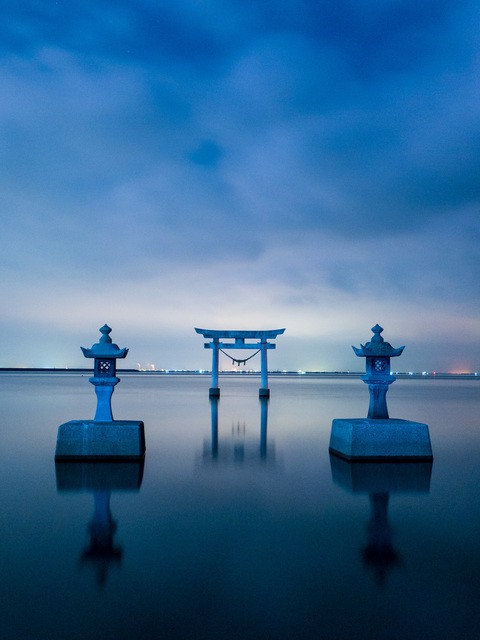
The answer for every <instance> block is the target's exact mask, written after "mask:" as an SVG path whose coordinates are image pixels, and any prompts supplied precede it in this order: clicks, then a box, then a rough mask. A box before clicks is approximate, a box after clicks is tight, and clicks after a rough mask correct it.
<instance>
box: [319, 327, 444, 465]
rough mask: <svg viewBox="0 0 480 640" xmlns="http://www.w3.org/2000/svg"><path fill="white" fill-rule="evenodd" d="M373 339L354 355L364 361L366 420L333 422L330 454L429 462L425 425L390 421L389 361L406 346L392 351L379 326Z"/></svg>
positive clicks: (352, 458)
mask: <svg viewBox="0 0 480 640" xmlns="http://www.w3.org/2000/svg"><path fill="white" fill-rule="evenodd" d="M372 331H373V334H374V335H373V338H372V339H371V341H370V342H367V343H366V344H365V345H360V348H359V349H358V348H356V347H353V350H354V352H355V353H356V355H357V356H360V357H364V358H366V373H365V375H364V376H363V377H362V380H363V381H364V382H365V383H366V384H368V388H369V391H370V406H369V409H368V416H367V418H341V419H338V418H337V419H335V420H333V422H332V430H331V435H330V447H329V448H330V452H331V453H334V454H335V455H338V456H341V457H342V458H345V459H346V460H384V459H389V460H394V459H399V460H417V461H418V460H431V459H432V458H433V456H432V447H431V444H430V434H429V432H428V425H426V424H423V423H421V422H412V421H411V420H401V419H398V418H389V415H388V410H387V401H386V395H387V391H388V388H389V386H390V385H391V384H392V382H394V380H395V377H394V376H392V375H391V373H390V358H392V357H395V356H399V355H400V354H401V353H402V351H403V350H404V348H405V347H399V348H398V349H395V348H394V347H392V345H391V344H389V343H388V342H385V341H384V339H383V338H382V336H381V335H380V334H381V332H382V331H383V329H382V327H380V326H379V325H378V324H377V325H375V326H374V327H373V328H372Z"/></svg>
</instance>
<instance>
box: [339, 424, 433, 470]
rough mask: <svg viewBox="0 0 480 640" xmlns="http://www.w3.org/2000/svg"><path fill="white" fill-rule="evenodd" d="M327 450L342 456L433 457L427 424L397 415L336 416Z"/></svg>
mask: <svg viewBox="0 0 480 640" xmlns="http://www.w3.org/2000/svg"><path fill="white" fill-rule="evenodd" d="M329 450H330V453H333V454H335V455H337V456H340V457H341V458H344V459H345V460H384V461H385V460H433V455H432V446H431V443H430V434H429V432H428V425H426V424H423V423H422V422H412V421H410V420H400V419H397V418H385V419H372V418H337V419H335V420H333V421H332V431H331V435H330V447H329Z"/></svg>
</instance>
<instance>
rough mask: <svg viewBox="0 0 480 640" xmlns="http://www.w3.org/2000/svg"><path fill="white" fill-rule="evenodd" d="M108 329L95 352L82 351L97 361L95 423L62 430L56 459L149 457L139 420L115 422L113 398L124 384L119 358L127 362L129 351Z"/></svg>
mask: <svg viewBox="0 0 480 640" xmlns="http://www.w3.org/2000/svg"><path fill="white" fill-rule="evenodd" d="M111 331H112V330H111V329H110V327H109V326H108V325H106V324H105V325H104V326H103V327H101V329H100V333H101V334H102V337H101V338H100V340H99V342H97V343H95V344H94V345H93V346H92V347H91V349H85V348H84V347H81V349H82V351H83V355H84V356H85V357H86V358H93V359H94V369H93V377H91V378H90V379H89V380H90V382H91V383H92V384H93V386H94V387H95V394H96V396H97V409H96V412H95V417H94V419H93V420H70V422H66V423H65V424H62V425H60V426H59V428H58V435H57V447H56V451H55V459H57V460H76V459H85V458H90V459H99V460H106V459H113V460H117V459H119V460H126V459H134V460H136V459H139V458H143V456H144V455H145V433H144V425H143V422H141V421H139V420H114V419H113V415H112V402H111V401H112V394H113V391H114V389H115V385H116V384H118V383H119V382H120V378H117V376H116V360H117V358H125V356H126V355H127V353H128V349H126V348H124V349H120V348H119V347H118V345H116V344H114V343H113V342H112V339H111V338H110V333H111Z"/></svg>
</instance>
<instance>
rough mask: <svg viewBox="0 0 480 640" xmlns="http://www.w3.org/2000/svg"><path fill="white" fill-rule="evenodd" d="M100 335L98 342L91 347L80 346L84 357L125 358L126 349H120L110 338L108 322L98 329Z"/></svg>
mask: <svg viewBox="0 0 480 640" xmlns="http://www.w3.org/2000/svg"><path fill="white" fill-rule="evenodd" d="M99 331H100V333H101V334H102V337H101V338H100V340H99V341H98V342H96V343H95V344H94V345H92V348H91V349H85V348H84V347H80V349H81V350H82V352H83V355H84V356H85V358H125V356H126V355H127V353H128V349H127V348H124V349H120V347H119V346H118V344H115V343H114V342H112V339H111V338H110V335H109V334H110V332H111V331H112V330H111V329H110V327H109V326H108V324H104V325H103V327H100V329H99Z"/></svg>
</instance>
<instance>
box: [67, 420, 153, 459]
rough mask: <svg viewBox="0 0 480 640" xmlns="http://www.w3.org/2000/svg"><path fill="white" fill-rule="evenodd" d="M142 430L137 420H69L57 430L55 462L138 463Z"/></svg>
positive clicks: (142, 435)
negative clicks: (115, 461) (116, 461)
mask: <svg viewBox="0 0 480 640" xmlns="http://www.w3.org/2000/svg"><path fill="white" fill-rule="evenodd" d="M144 456H145V431H144V425H143V422H141V421H138V420H113V421H110V422H101V421H95V420H70V422H65V423H64V424H61V425H60V426H59V427H58V434H57V447H56V450H55V460H85V459H90V460H139V459H142V458H143V457H144Z"/></svg>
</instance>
